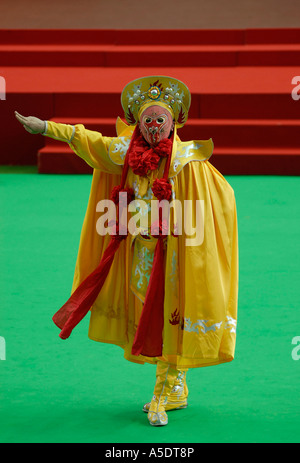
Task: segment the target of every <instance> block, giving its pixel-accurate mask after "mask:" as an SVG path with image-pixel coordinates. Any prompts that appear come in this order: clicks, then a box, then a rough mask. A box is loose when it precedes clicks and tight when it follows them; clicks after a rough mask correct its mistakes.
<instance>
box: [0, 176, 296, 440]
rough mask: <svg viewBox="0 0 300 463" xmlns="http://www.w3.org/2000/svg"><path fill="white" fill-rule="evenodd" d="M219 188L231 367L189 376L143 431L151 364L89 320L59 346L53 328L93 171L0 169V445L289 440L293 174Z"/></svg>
mask: <svg viewBox="0 0 300 463" xmlns="http://www.w3.org/2000/svg"><path fill="white" fill-rule="evenodd" d="M228 180H229V182H230V183H231V185H232V186H233V188H234V189H235V193H236V199H237V207H238V218H239V243H240V293H239V320H238V337H237V340H238V342H237V350H236V359H235V361H234V362H232V363H231V364H225V365H221V366H217V367H210V368H202V369H196V370H191V371H190V372H189V374H188V384H189V389H190V398H189V407H188V408H187V409H186V410H182V411H179V412H173V413H170V414H169V425H168V426H166V427H163V428H153V427H151V426H149V424H148V422H147V416H146V415H145V414H144V413H142V411H141V407H142V405H143V404H144V402H145V401H148V400H149V399H150V398H151V396H152V392H153V385H154V374H155V368H154V367H153V366H151V365H145V366H139V365H135V364H132V363H129V362H127V361H125V360H124V359H123V351H122V350H121V349H120V348H118V347H116V346H111V345H105V344H99V343H96V342H93V341H90V340H89V339H88V337H87V328H88V317H87V318H86V319H85V320H83V322H82V323H81V324H80V325H79V326H78V327H77V328H76V330H74V333H73V334H72V336H71V337H70V338H69V339H68V340H67V341H62V340H61V339H60V338H59V337H58V334H59V330H58V328H56V327H55V325H54V324H53V322H52V320H51V317H52V315H53V314H54V312H55V311H56V310H57V309H58V308H59V307H60V306H61V305H62V303H64V302H65V300H66V298H67V297H68V296H69V291H70V287H71V284H72V278H73V270H74V264H75V259H76V254H77V247H78V243H79V234H80V229H81V225H82V221H83V217H84V213H85V207H86V204H87V200H88V195H89V188H90V183H91V177H90V176H88V175H87V176H51V175H38V174H37V173H36V172H35V169H33V168H28V169H18V168H15V169H9V168H2V175H0V208H1V216H0V217H1V223H0V264H1V265H0V297H1V309H0V336H1V337H2V338H4V340H5V345H6V360H1V361H0V383H1V384H0V388H1V389H0V393H1V397H0V441H1V442H18V443H19V442H104V443H132V442H150V443H161V442H166V443H194V442H207V443H209V442H300V395H299V384H300V382H299V380H300V361H296V360H293V358H292V350H293V348H294V347H295V346H294V345H293V344H292V340H293V338H295V337H296V336H300V308H299V299H300V298H299V293H300V290H299V281H300V271H299V268H300V266H299V261H300V256H299V248H300V246H299V230H300V207H299V196H300V179H299V177H228ZM2 341H3V339H2ZM299 353H300V351H299ZM0 355H1V353H0ZM2 358H3V349H2Z"/></svg>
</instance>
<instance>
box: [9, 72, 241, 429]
mask: <svg viewBox="0 0 300 463" xmlns="http://www.w3.org/2000/svg"><path fill="white" fill-rule="evenodd" d="M121 102H122V107H123V109H124V114H125V119H126V123H125V122H123V121H122V120H121V119H120V118H118V120H117V136H116V137H106V136H103V135H102V134H100V133H98V132H95V131H90V130H87V129H85V127H84V126H83V125H81V124H78V125H75V126H72V125H67V124H59V123H55V122H53V121H42V120H40V119H38V118H35V117H24V116H22V115H20V114H19V113H17V112H16V117H17V119H18V120H19V122H21V124H23V126H24V127H25V129H26V130H27V131H29V132H30V133H42V134H43V135H45V136H48V137H51V138H54V139H56V140H61V141H63V142H66V143H68V144H69V146H70V147H71V148H72V150H73V151H74V152H75V153H76V154H77V155H78V156H80V157H81V158H83V159H84V160H85V161H86V162H87V163H88V164H89V165H90V166H91V167H93V169H94V170H93V179H92V185H91V192H90V198H89V203H88V207H87V211H86V216H85V219H84V223H83V227H82V232H81V239H80V245H79V251H78V257H77V262H76V268H75V275H74V281H73V287H72V291H71V297H70V298H69V299H68V301H67V302H66V303H65V304H64V305H63V306H62V307H61V308H60V309H59V310H58V312H56V313H55V315H54V316H53V321H54V322H55V323H56V325H57V326H58V327H59V328H60V329H61V332H60V337H61V338H62V339H66V338H67V337H68V336H70V334H71V332H72V330H73V329H74V328H75V326H76V325H77V324H78V323H79V322H80V320H81V319H82V318H83V317H84V316H85V315H86V314H87V312H88V311H90V312H91V317H90V325H89V337H90V339H92V340H95V341H99V342H105V343H112V344H116V345H118V346H120V347H121V348H123V350H124V357H125V358H126V359H127V360H129V361H132V362H136V363H141V364H143V363H145V362H147V363H151V364H155V365H156V383H155V387H154V394H153V397H152V400H151V402H149V403H146V404H145V405H144V407H143V411H145V412H147V414H148V419H149V422H150V424H151V425H153V426H162V425H166V424H167V423H168V416H167V413H166V412H167V411H169V410H174V409H182V408H185V407H186V406H187V398H188V387H187V384H186V373H187V371H188V369H190V368H197V367H203V366H209V365H218V364H220V363H224V362H230V361H232V360H233V358H234V353H235V343H236V325H237V296H238V234H237V214H236V205H235V197H234V192H233V190H232V188H231V186H230V185H229V184H228V182H227V181H226V180H225V178H224V177H223V176H222V175H221V174H220V173H219V172H218V171H217V170H216V169H215V168H214V167H213V166H212V164H211V163H210V162H209V158H210V156H211V155H212V152H213V142H212V140H211V139H210V140H196V141H195V140H193V141H187V142H183V141H181V140H180V138H179V137H178V135H177V129H178V128H180V127H182V126H183V125H184V124H185V123H186V121H187V118H188V111H189V108H190V103H191V95H190V92H189V89H188V88H187V86H186V85H185V84H183V83H182V82H181V81H179V80H178V79H175V78H172V77H166V76H148V77H143V78H140V79H136V80H134V81H133V82H130V83H129V84H127V85H126V87H125V88H124V90H123V92H122V95H121ZM107 199H110V202H109V201H108V202H107V201H106V202H104V203H103V201H104V200H107ZM158 202H159V205H162V204H164V206H165V208H164V209H163V211H166V210H167V215H163V214H164V212H163V213H161V209H160V208H159V207H158V209H155V207H156V206H157V203H158ZM111 204H113V205H115V206H116V207H117V211H116V213H115V215H113V218H112V219H111V217H109V214H108V215H106V213H105V214H102V215H101V214H100V212H104V209H105V208H104V205H106V206H107V207H108V206H109V205H111ZM166 204H167V205H169V208H168V207H166ZM133 206H134V207H135V208H136V209H135V211H134V207H133ZM108 209H109V207H108ZM154 209H155V211H156V212H157V211H158V213H156V215H155V214H154V215H155V220H154V219H153V212H154ZM110 210H111V211H112V209H110ZM137 210H138V211H139V213H138V214H136V215H133V214H132V212H135V213H136V212H137ZM128 211H129V212H130V213H131V216H130V214H129V216H130V218H128V217H127V212H128ZM106 212H107V211H106ZM124 214H125V219H124ZM137 216H138V220H137ZM106 219H107V220H106ZM149 219H150V220H149ZM107 222H108V225H107ZM133 223H134V224H135V225H136V226H135V227H133ZM131 229H134V232H132V233H130V230H131Z"/></svg>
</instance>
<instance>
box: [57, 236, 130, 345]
mask: <svg viewBox="0 0 300 463" xmlns="http://www.w3.org/2000/svg"><path fill="white" fill-rule="evenodd" d="M120 242H121V241H120V240H119V239H111V241H110V243H109V245H108V246H107V248H106V250H105V251H104V254H103V257H102V259H101V262H100V264H99V265H98V267H97V268H96V269H95V270H94V271H93V272H92V273H91V274H90V275H89V276H88V277H87V278H86V279H85V280H84V281H83V282H82V283H81V284H80V285H79V286H78V288H77V289H76V290H75V291H74V293H73V294H72V296H71V297H70V298H69V299H68V301H67V302H66V303H65V304H64V305H63V306H62V307H61V308H60V309H59V310H58V312H56V313H55V314H54V316H53V317H52V320H53V321H54V323H55V324H56V325H57V326H58V327H59V328H60V329H61V332H60V334H59V337H60V338H62V339H67V338H68V337H69V336H70V334H71V333H72V330H73V329H74V328H75V326H76V325H78V323H79V322H80V321H81V320H82V319H83V318H84V317H85V315H86V314H87V313H88V311H89V310H90V308H91V306H92V305H93V303H94V302H95V300H96V298H97V296H98V294H99V292H100V290H101V288H102V286H103V284H104V282H105V280H106V277H107V275H108V272H109V270H110V268H111V265H112V263H113V260H114V255H115V252H116V251H117V249H118V248H119V246H120Z"/></svg>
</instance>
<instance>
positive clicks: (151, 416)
mask: <svg viewBox="0 0 300 463" xmlns="http://www.w3.org/2000/svg"><path fill="white" fill-rule="evenodd" d="M177 376H178V371H177V370H175V369H174V368H172V367H171V366H170V365H168V364H167V363H163V362H157V367H156V383H155V387H154V395H153V398H152V400H151V402H150V406H149V411H148V420H149V423H150V424H151V425H152V426H165V425H167V424H168V415H167V414H166V411H165V407H166V404H167V401H168V397H169V395H170V393H171V390H172V388H173V386H174V384H175V381H176V378H177Z"/></svg>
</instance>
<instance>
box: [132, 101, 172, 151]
mask: <svg viewBox="0 0 300 463" xmlns="http://www.w3.org/2000/svg"><path fill="white" fill-rule="evenodd" d="M173 126H174V124H173V119H172V116H171V114H170V113H169V111H168V110H167V109H165V108H163V107H161V106H157V105H153V106H150V107H149V108H147V109H145V111H143V113H142V114H141V117H140V131H141V133H142V135H143V137H144V138H145V140H146V141H147V142H148V143H149V145H151V146H155V145H157V144H158V143H159V142H160V141H161V140H163V139H165V138H168V137H169V135H170V133H171V130H172V129H173Z"/></svg>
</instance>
